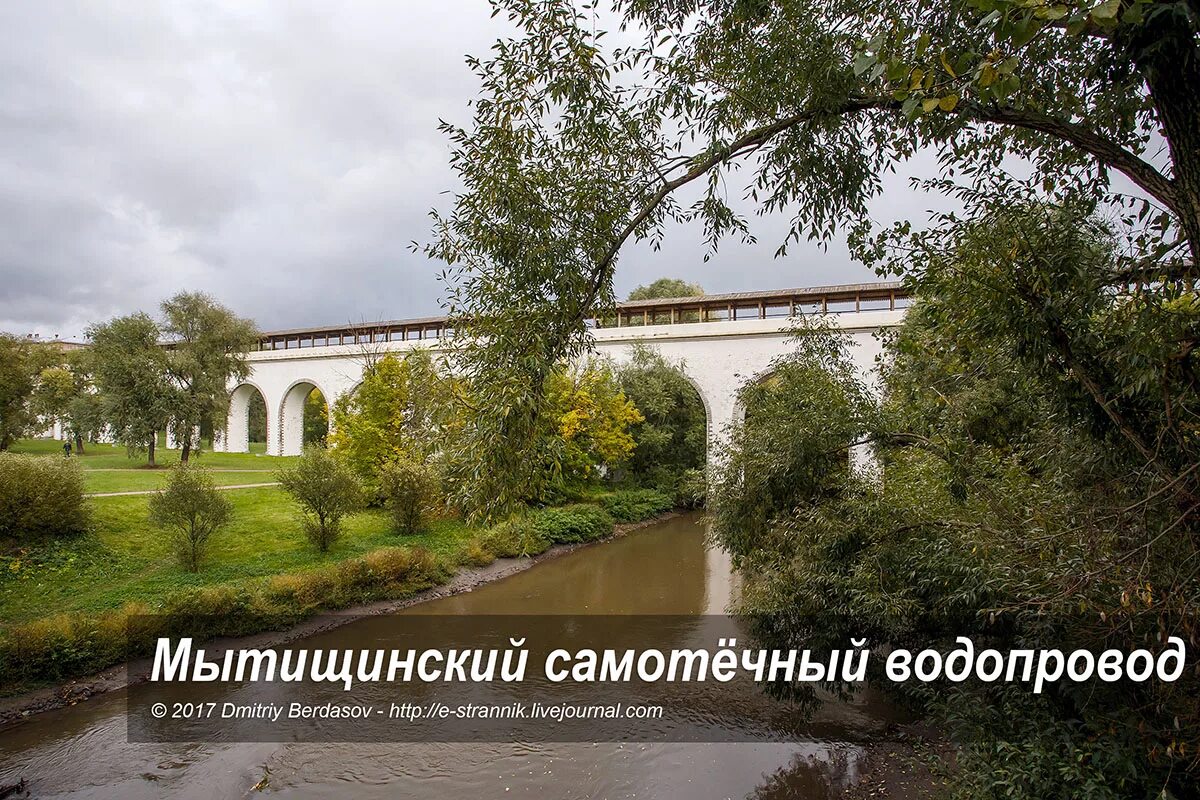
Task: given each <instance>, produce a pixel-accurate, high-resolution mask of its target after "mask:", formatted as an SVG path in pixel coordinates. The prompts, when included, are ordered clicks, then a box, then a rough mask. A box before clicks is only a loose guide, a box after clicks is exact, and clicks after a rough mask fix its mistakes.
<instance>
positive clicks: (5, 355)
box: [0, 334, 37, 451]
mask: <svg viewBox="0 0 1200 800" xmlns="http://www.w3.org/2000/svg"><path fill="white" fill-rule="evenodd" d="M33 361H34V356H33V353H32V352H31V345H30V344H29V343H27V342H26V341H24V340H23V339H18V338H17V337H15V336H8V335H6V334H0V451H3V450H7V449H8V447H9V445H11V444H12V443H13V441H14V440H15V439H18V438H20V437H21V436H23V435H25V433H26V431H27V430H28V427H29V424H30V423H31V422H33V414H32V411H31V409H30V407H29V398H30V396H31V395H32V394H33V389H34V376H35V375H36V374H37V373H36V371H35V369H34V363H33Z"/></svg>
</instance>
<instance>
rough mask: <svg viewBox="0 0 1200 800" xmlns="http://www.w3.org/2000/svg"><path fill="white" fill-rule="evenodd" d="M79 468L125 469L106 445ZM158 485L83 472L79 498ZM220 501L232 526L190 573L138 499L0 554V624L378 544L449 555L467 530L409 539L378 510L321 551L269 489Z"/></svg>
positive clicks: (267, 571) (208, 461)
mask: <svg viewBox="0 0 1200 800" xmlns="http://www.w3.org/2000/svg"><path fill="white" fill-rule="evenodd" d="M49 444H50V445H53V444H54V443H53V442H50V443H49ZM31 445H32V446H31ZM14 450H15V451H17V452H53V451H52V450H50V448H49V447H47V446H46V443H44V442H33V443H30V442H21V443H20V445H19V446H18V447H14ZM80 461H81V463H82V464H83V465H84V467H85V469H88V470H91V469H95V468H98V467H99V468H104V469H112V468H113V467H115V466H121V467H124V466H128V462H127V460H126V458H125V454H124V451H123V450H120V449H117V448H112V447H109V446H106V445H94V446H89V447H88V453H87V455H85V456H84V458H82V459H80ZM286 461H287V459H284V458H270V457H265V456H254V455H252V454H237V453H229V454H226V453H206V454H205V455H204V456H203V457H202V463H204V464H205V465H206V466H213V467H215V466H226V467H229V468H234V469H245V468H258V469H262V468H264V467H265V468H267V469H272V468H277V467H278V466H279V465H280V464H282V463H286ZM114 462H119V463H114ZM212 462H219V464H213V463H212ZM214 477H215V478H218V479H219V480H221V481H222V482H224V483H227V484H228V483H254V482H256V481H270V480H273V474H272V472H263V473H217V474H216V475H214ZM163 478H165V473H164V472H161V471H133V472H90V474H89V475H88V486H89V491H123V490H135V489H139V488H152V487H151V486H147V485H146V484H145V483H143V482H145V481H151V482H158V481H161V480H162V479H163ZM155 485H156V484H155ZM98 486H103V488H96V487H98ZM227 497H228V498H229V499H230V500H231V501H232V502H233V504H234V515H233V520H232V522H231V523H230V525H229V526H228V527H227V528H226V529H224V530H222V531H221V532H220V533H219V534H218V535H217V536H215V537H214V538H213V541H212V542H211V544H210V547H209V553H208V559H207V561H206V563H205V566H204V568H203V569H202V570H201V571H200V572H199V573H197V574H192V573H188V572H185V571H184V570H182V569H180V568H179V567H178V565H177V564H176V562H175V560H174V558H173V557H172V553H171V551H170V548H169V543H168V540H167V538H166V537H165V536H164V534H163V532H162V531H161V530H159V529H157V528H155V527H153V526H151V525H150V523H149V522H148V520H147V503H148V500H149V498H148V497H146V496H135V497H100V498H93V499H92V500H91V501H90V502H91V505H92V510H93V517H94V521H95V524H94V526H93V527H94V530H93V532H92V533H90V534H88V535H86V536H84V537H82V538H81V539H76V540H73V541H66V542H59V543H54V544H49V545H46V546H42V547H38V548H30V549H28V550H25V551H19V552H17V553H9V554H6V555H0V625H2V624H4V623H16V622H24V621H28V620H31V619H35V618H38V617H41V616H44V615H46V614H47V613H57V612H61V611H99V610H103V609H109V608H116V607H118V606H120V605H121V604H122V603H123V602H125V601H127V600H138V601H141V602H145V603H148V604H150V605H151V606H153V605H154V604H155V603H156V602H157V601H160V600H161V599H162V598H164V597H165V596H166V595H168V594H170V593H172V592H174V591H176V590H178V589H180V588H183V587H191V586H211V585H214V584H220V583H226V582H230V581H239V580H246V579H253V578H257V577H263V576H268V575H275V574H279V573H284V572H302V571H304V570H306V569H311V568H313V567H316V566H319V565H322V564H326V563H330V562H336V561H341V560H343V559H346V558H349V557H352V556H358V555H362V554H364V553H368V552H370V551H372V550H376V549H378V548H381V547H388V546H395V545H421V546H423V547H425V548H427V549H429V550H431V551H433V552H434V553H436V554H443V555H450V554H453V553H454V552H456V551H457V550H458V549H459V548H460V547H461V546H462V544H463V543H464V542H465V541H466V540H467V539H468V538H470V536H471V535H472V534H473V533H475V532H477V531H473V530H471V529H469V528H467V527H466V526H465V525H463V524H462V523H461V522H459V521H457V520H453V519H447V520H436V521H434V522H433V524H432V525H431V526H430V529H429V531H428V532H426V533H424V534H421V535H419V536H408V537H399V536H395V535H393V534H392V533H391V532H390V520H389V519H388V517H387V515H386V514H385V513H383V512H381V511H367V512H363V513H361V514H356V515H354V516H353V517H350V518H349V519H347V520H346V523H345V530H344V534H343V537H342V539H341V540H340V541H338V542H337V543H336V544H335V545H334V546H333V548H331V550H330V551H329V552H328V553H324V554H322V553H319V552H318V551H317V550H316V548H314V547H313V546H312V545H311V544H309V542H308V541H307V540H306V539H305V537H304V533H303V530H302V528H301V526H300V522H299V517H298V512H297V508H296V505H295V503H294V502H293V501H292V500H291V498H290V497H288V496H287V495H286V494H285V493H284V492H283V491H282V490H280V489H279V488H278V487H264V488H261V489H238V490H234V491H231V492H229V494H228V495H227Z"/></svg>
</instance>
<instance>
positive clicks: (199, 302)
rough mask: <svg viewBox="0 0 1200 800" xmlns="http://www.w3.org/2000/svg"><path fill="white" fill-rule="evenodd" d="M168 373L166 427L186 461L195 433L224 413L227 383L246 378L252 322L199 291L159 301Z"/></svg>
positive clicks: (255, 338)
mask: <svg viewBox="0 0 1200 800" xmlns="http://www.w3.org/2000/svg"><path fill="white" fill-rule="evenodd" d="M162 314H163V323H162V333H163V335H164V336H165V337H166V338H167V342H168V345H169V348H168V350H167V355H168V358H167V372H168V375H169V377H170V380H171V381H172V383H173V384H174V385H175V387H176V388H177V389H178V399H177V402H176V404H175V408H174V410H173V413H172V415H171V421H170V425H171V428H172V430H173V431H174V433H175V438H176V439H177V440H178V441H179V442H181V443H182V452H181V453H180V455H179V459H180V461H182V462H183V463H185V464H186V463H187V461H188V458H189V456H190V455H191V451H192V448H193V447H194V446H195V444H196V442H195V437H196V432H197V431H201V430H208V431H212V430H215V429H217V428H219V427H220V426H221V425H223V424H224V421H225V418H226V416H227V415H228V413H229V393H228V391H226V386H227V385H228V383H229V381H230V380H236V381H241V380H245V379H246V376H248V375H249V374H250V367H249V364H248V363H247V361H246V355H247V353H248V352H249V351H250V348H251V347H252V346H253V345H254V343H255V342H256V341H258V337H259V332H258V328H257V327H255V325H254V323H253V322H252V321H251V320H248V319H242V318H240V317H238V316H236V315H235V314H234V313H233V312H232V311H230V310H229V309H227V308H225V307H224V306H222V305H221V304H220V303H218V302H217V301H216V300H214V299H213V298H212V297H209V296H208V295H206V294H203V293H201V292H180V293H179V294H177V295H175V296H174V297H172V298H171V299H169V300H166V301H164V302H163V303H162Z"/></svg>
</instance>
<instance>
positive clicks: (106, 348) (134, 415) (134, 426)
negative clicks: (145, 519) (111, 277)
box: [88, 312, 180, 466]
mask: <svg viewBox="0 0 1200 800" xmlns="http://www.w3.org/2000/svg"><path fill="white" fill-rule="evenodd" d="M88 337H89V338H90V339H91V340H92V348H91V353H90V357H89V358H90V362H91V365H92V369H93V379H94V381H95V384H96V389H97V391H98V392H99V395H100V400H101V403H102V406H103V416H104V421H105V423H106V424H107V425H109V427H110V428H111V429H112V432H113V435H114V436H115V438H116V440H117V441H119V442H121V443H122V444H124V445H125V447H126V448H127V449H128V450H129V452H130V454H131V455H132V454H134V453H139V452H142V451H145V452H146V453H147V462H148V463H149V464H150V466H154V450H155V445H156V444H157V441H156V440H157V437H158V432H159V431H162V430H166V428H167V425H168V423H169V422H170V421H171V420H172V419H173V418H174V417H175V415H176V414H177V409H178V407H179V404H180V395H179V391H178V389H177V388H176V386H175V385H174V383H173V382H172V380H171V377H170V372H169V364H168V355H167V350H166V349H165V348H163V347H162V346H161V345H160V344H159V328H158V325H157V324H156V323H155V322H154V320H153V319H151V318H150V317H149V315H147V314H145V313H142V312H138V313H137V314H130V315H129V316H126V317H117V318H116V319H113V320H111V321H109V322H106V323H103V324H96V325H92V326H91V327H90V328H88Z"/></svg>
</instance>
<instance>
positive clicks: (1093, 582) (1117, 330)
mask: <svg viewBox="0 0 1200 800" xmlns="http://www.w3.org/2000/svg"><path fill="white" fill-rule="evenodd" d="M975 213H976V214H977V216H973V217H972V218H971V219H969V220H968V221H966V222H963V221H961V219H960V220H959V221H958V222H956V223H954V224H948V225H947V226H945V227H941V228H938V229H935V230H934V231H932V232H930V233H928V234H922V235H921V236H920V237H919V241H920V243H921V244H922V247H920V248H915V249H913V250H911V251H910V252H909V258H910V260H911V266H912V269H913V274H912V276H911V278H910V280H911V282H912V288H914V289H916V290H917V291H918V292H919V296H920V300H919V302H918V304H917V305H916V306H915V307H914V308H913V309H912V310H911V311H910V313H909V315H908V317H907V318H906V320H905V324H904V326H903V328H902V329H901V331H900V332H899V334H898V335H897V336H896V337H895V340H894V341H893V342H892V343H891V346H890V348H889V350H890V353H891V354H892V357H891V360H890V361H889V362H888V363H887V364H886V369H885V371H884V386H885V394H884V397H883V402H882V403H878V404H876V403H874V402H872V401H870V400H869V398H867V397H865V396H863V397H860V399H858V400H856V401H855V402H853V403H849V404H846V403H840V402H838V401H837V399H836V398H837V396H838V393H833V394H831V390H833V389H835V388H836V387H837V386H838V385H839V383H842V382H844V380H845V377H844V376H845V371H844V366H839V365H838V364H837V362H836V359H841V358H845V346H844V344H839V343H838V342H837V341H836V339H834V338H832V337H828V336H825V335H821V334H819V333H817V334H808V337H810V338H809V340H808V341H806V342H804V346H803V349H802V350H801V351H800V352H799V353H798V354H797V355H796V356H794V357H793V358H792V359H791V361H792V362H793V363H794V364H795V366H794V367H792V368H790V369H789V373H786V374H784V375H783V376H781V379H780V380H778V381H773V382H772V384H771V385H770V386H769V387H767V388H766V389H765V391H766V392H767V393H768V397H766V398H763V397H754V396H753V394H748V396H747V398H746V400H747V411H748V416H747V421H746V423H745V426H744V429H743V432H742V433H740V434H739V435H736V436H735V437H734V440H733V448H732V452H731V454H730V460H729V467H728V469H727V470H725V472H724V473H723V477H722V479H721V481H720V482H719V484H718V491H717V513H716V515H715V525H714V533H715V535H716V537H717V538H718V540H719V541H720V542H721V543H722V544H723V545H724V546H725V547H726V548H728V549H729V550H730V552H731V553H732V554H733V557H734V559H735V562H736V563H737V564H738V565H739V568H740V571H741V574H742V575H743V577H744V580H745V587H744V596H745V598H746V605H745V607H744V608H743V610H744V611H747V612H750V613H752V614H754V615H756V616H757V617H758V618H759V620H760V622H761V630H760V633H762V634H763V635H764V636H765V637H766V638H768V639H769V640H770V641H773V642H774V643H776V645H778V646H791V647H800V646H802V647H806V648H811V649H814V650H816V651H818V652H821V651H828V650H833V649H837V648H840V647H844V646H845V642H846V641H847V640H848V639H850V638H852V637H854V638H860V639H864V640H865V646H866V647H868V648H907V649H911V650H914V651H915V650H923V649H926V648H932V649H934V650H939V651H941V652H943V653H948V652H950V651H951V650H952V649H954V648H955V647H957V646H958V643H957V641H956V640H957V637H959V636H968V637H971V639H972V641H973V642H974V643H975V647H976V648H977V650H976V652H979V650H980V649H982V648H992V649H996V650H999V651H1000V652H1008V651H1010V650H1020V649H1025V648H1029V649H1033V650H1049V649H1060V650H1062V651H1064V652H1069V651H1073V650H1077V649H1084V650H1091V651H1094V652H1101V651H1104V650H1116V651H1119V652H1124V653H1128V652H1132V651H1134V650H1137V649H1146V650H1149V651H1150V652H1152V653H1158V652H1161V651H1162V648H1163V647H1164V645H1165V637H1166V636H1168V635H1175V634H1171V633H1168V632H1177V635H1182V636H1185V637H1186V636H1188V635H1190V631H1191V630H1193V626H1194V621H1195V619H1196V614H1197V608H1196V600H1195V598H1196V597H1197V577H1196V572H1195V569H1194V566H1193V565H1194V563H1195V560H1196V557H1197V549H1196V544H1195V543H1196V541H1197V539H1198V537H1200V529H1198V527H1197V526H1198V524H1200V521H1198V519H1197V517H1196V515H1195V510H1196V508H1197V502H1198V498H1200V477H1198V476H1197V475H1196V469H1195V465H1196V464H1197V463H1200V442H1198V441H1197V439H1196V437H1195V435H1194V431H1195V430H1196V429H1197V426H1198V424H1200V400H1198V398H1197V393H1196V392H1195V388H1194V377H1193V376H1194V374H1195V368H1196V364H1195V359H1196V355H1195V343H1196V342H1197V341H1200V301H1198V300H1197V296H1196V293H1195V291H1194V290H1192V289H1190V288H1188V287H1185V286H1181V285H1177V284H1162V283H1159V284H1153V285H1142V286H1135V287H1126V288H1125V289H1122V290H1115V289H1114V287H1113V285H1112V281H1111V275H1112V274H1113V272H1114V271H1119V270H1120V269H1121V267H1120V263H1119V258H1118V255H1117V254H1118V252H1119V239H1118V238H1117V237H1116V236H1114V235H1113V232H1112V230H1111V227H1110V225H1109V224H1108V223H1107V222H1105V221H1103V220H1101V219H1098V218H1090V219H1089V218H1082V219H1081V218H1080V216H1079V214H1078V210H1077V209H1071V208H1063V207H1056V206H1040V205H1023V204H1020V203H1013V202H995V203H989V204H987V205H984V206H981V207H979V208H977V209H975ZM811 337H815V338H811ZM822 354H825V355H822ZM828 354H834V359H835V360H833V361H830V360H829V355H828ZM796 370H799V372H796ZM793 374H794V375H800V376H804V379H803V380H796V379H795V378H794V377H792V375H793ZM749 391H750V392H752V393H753V392H758V391H759V390H758V389H757V388H754V389H751V390H749ZM840 394H842V395H844V396H845V397H852V396H854V394H855V392H854V391H851V390H849V388H847V390H845V391H842V392H840ZM772 397H774V398H775V400H771V398H772ZM764 400H766V402H763V401H764ZM818 409H819V414H815V415H814V413H813V412H814V411H816V410H818ZM756 430H758V431H761V433H759V434H756V433H755V431H756ZM855 442H869V443H872V444H873V446H874V447H875V448H876V449H877V454H878V457H879V458H880V461H881V462H882V464H883V469H884V474H883V480H882V481H881V482H872V481H868V480H864V479H862V478H860V477H858V476H856V475H855V474H854V473H853V472H851V471H850V470H848V469H846V466H845V465H846V460H845V455H846V450H847V449H848V448H849V446H851V445H852V444H854V443H855ZM1150 442H1153V448H1152V450H1151V451H1150V452H1149V453H1147V452H1145V450H1146V446H1147V444H1148V443H1150ZM884 685H888V683H886V682H885V684H884ZM845 688H852V687H845ZM897 688H898V691H899V692H900V694H901V696H902V697H903V698H905V699H906V700H908V701H909V702H912V703H915V704H917V705H918V706H919V707H920V708H922V709H924V710H925V711H926V712H927V713H929V714H930V715H932V716H933V717H934V718H935V719H937V720H940V721H942V722H943V723H944V724H946V725H947V726H952V727H953V730H954V731H955V737H956V741H958V742H959V744H960V747H961V749H960V751H959V753H958V756H957V762H958V767H959V768H958V771H957V774H956V780H957V781H958V782H959V784H960V789H961V792H962V794H963V795H964V796H970V797H993V796H999V795H1000V792H1001V791H1002V790H1003V791H1005V792H1006V794H1004V795H1003V796H1008V797H1028V798H1038V797H1046V796H1053V795H1055V794H1056V793H1061V790H1062V787H1063V786H1064V785H1066V786H1070V787H1083V788H1082V789H1081V791H1083V792H1084V793H1086V794H1087V796H1089V797H1129V796H1151V795H1155V796H1158V795H1164V796H1170V795H1173V796H1185V795H1186V794H1187V793H1188V792H1189V791H1190V790H1191V788H1192V787H1194V785H1195V775H1196V773H1197V772H1198V771H1200V759H1198V757H1197V755H1196V746H1197V742H1200V710H1198V709H1197V706H1196V702H1195V698H1196V697H1197V696H1198V692H1200V679H1198V678H1197V676H1196V675H1195V673H1187V674H1183V675H1180V676H1179V678H1178V679H1177V680H1175V681H1161V680H1158V681H1148V682H1145V683H1139V682H1136V681H1128V680H1126V681H1118V682H1109V681H1104V680H1092V681H1086V682H1075V681H1071V680H1064V681H1060V682H1056V683H1054V684H1052V685H1050V686H1049V687H1048V688H1047V689H1046V690H1045V691H1044V692H1042V693H1041V694H1034V693H1032V692H1030V691H1029V690H1028V687H1025V686H1020V685H1015V686H1014V685H1013V684H1012V683H1001V682H994V683H993V682H989V681H982V680H974V679H968V680H966V681H963V682H952V681H944V682H935V683H931V684H920V685H916V684H915V683H910V684H907V685H903V684H902V685H900V686H899V687H897ZM1072 791H1074V789H1072Z"/></svg>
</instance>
